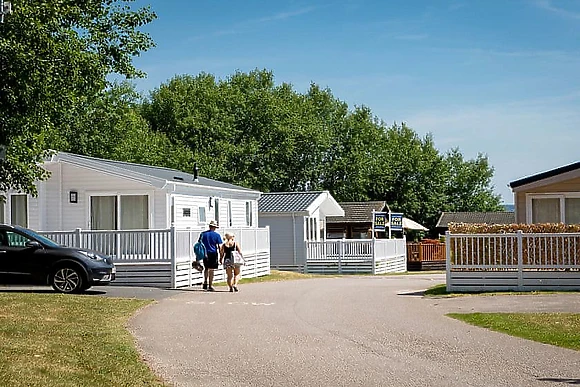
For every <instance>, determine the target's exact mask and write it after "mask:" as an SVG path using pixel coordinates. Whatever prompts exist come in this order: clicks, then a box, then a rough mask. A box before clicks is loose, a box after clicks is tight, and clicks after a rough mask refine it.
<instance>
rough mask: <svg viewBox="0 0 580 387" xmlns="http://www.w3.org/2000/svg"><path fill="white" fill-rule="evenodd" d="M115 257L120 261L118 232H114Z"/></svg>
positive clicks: (119, 237) (119, 235)
mask: <svg viewBox="0 0 580 387" xmlns="http://www.w3.org/2000/svg"><path fill="white" fill-rule="evenodd" d="M115 255H116V256H117V259H121V234H120V233H119V232H118V231H117V232H115Z"/></svg>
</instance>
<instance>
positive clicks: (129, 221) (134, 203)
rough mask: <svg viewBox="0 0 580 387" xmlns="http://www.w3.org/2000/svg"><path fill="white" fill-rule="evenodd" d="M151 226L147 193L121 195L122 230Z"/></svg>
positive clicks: (143, 228)
mask: <svg viewBox="0 0 580 387" xmlns="http://www.w3.org/2000/svg"><path fill="white" fill-rule="evenodd" d="M148 228H149V200H148V197H147V195H127V196H121V230H146V229H148Z"/></svg>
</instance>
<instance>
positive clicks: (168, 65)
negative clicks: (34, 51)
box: [135, 0, 580, 203]
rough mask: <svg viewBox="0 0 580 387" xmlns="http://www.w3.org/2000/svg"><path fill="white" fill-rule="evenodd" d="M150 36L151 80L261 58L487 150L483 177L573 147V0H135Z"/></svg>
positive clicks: (576, 0) (442, 144) (524, 172)
mask: <svg viewBox="0 0 580 387" xmlns="http://www.w3.org/2000/svg"><path fill="white" fill-rule="evenodd" d="M136 4H137V5H146V4H149V5H151V7H152V9H153V10H154V11H155V12H156V13H157V15H158V19H157V20H155V21H154V22H153V23H152V24H151V25H150V26H148V27H147V28H146V29H145V30H146V31H147V32H149V33H150V34H151V36H152V38H153V39H154V40H155V42H156V44H157V47H155V48H153V49H152V50H150V51H149V52H147V53H145V54H143V55H142V56H141V57H139V58H137V59H136V60H135V64H136V65H137V67H138V68H140V69H142V70H144V71H145V72H147V73H148V78H147V79H144V80H139V81H137V86H138V88H139V89H140V90H142V91H148V90H152V89H154V88H155V87H158V86H159V85H160V84H161V83H163V82H165V81H167V80H168V79H170V78H171V77H173V76H174V75H176V74H193V75H195V74H198V73H200V72H202V71H203V72H207V73H211V74H215V75H216V76H218V77H220V78H225V77H227V76H228V75H230V74H232V73H234V72H235V71H236V70H241V71H244V72H246V71H250V70H252V69H255V68H260V69H262V68H266V69H269V70H272V71H273V72H274V75H275V77H276V81H277V82H278V83H281V82H287V83H291V84H292V85H294V87H295V89H296V90H297V91H299V92H304V91H305V90H306V89H307V87H308V85H309V84H310V82H315V83H317V84H319V85H321V86H324V87H329V88H330V89H331V90H332V92H333V94H334V95H335V96H336V97H337V98H339V99H341V100H343V101H345V102H347V103H348V104H349V105H350V106H351V107H353V106H355V105H366V106H368V107H370V108H371V109H372V111H373V112H374V114H375V115H377V116H378V117H379V118H381V119H382V120H384V121H385V122H387V123H392V122H395V121H396V122H401V121H404V122H406V123H407V124H408V125H409V126H410V127H412V128H413V129H415V130H416V131H417V132H418V133H419V134H421V135H424V134H426V133H432V134H433V137H434V139H435V144H436V146H437V147H438V149H440V150H441V151H443V152H444V151H446V150H448V149H450V148H453V147H458V148H459V149H460V150H461V152H462V153H463V154H464V156H465V157H467V158H473V157H475V156H476V155H477V154H478V153H479V152H482V153H485V154H487V156H488V157H489V161H490V163H491V164H492V166H493V167H494V168H495V177H494V181H493V183H494V185H495V189H496V192H497V193H499V194H501V196H502V198H503V199H504V201H505V202H506V203H513V195H512V194H511V190H510V189H509V188H508V187H507V184H508V183H509V182H510V181H513V180H517V179H519V178H521V177H525V176H528V175H530V174H535V173H538V172H542V171H545V170H548V169H552V168H556V167H559V166H562V165H565V164H569V163H572V162H575V161H578V160H580V157H579V152H578V147H579V144H580V128H579V126H580V109H578V108H579V106H580V105H579V102H580V78H579V77H578V70H579V69H580V45H579V42H580V39H579V38H580V0H470V1H460V0H457V1H456V0H407V1H404V0H400V1H388V0H383V1H370V0H367V1H365V0H360V1H359V0H336V1H331V0H328V1H317V2H306V1H253V0H245V1H219V0H196V1H191V0H163V1H159V0H157V1H155V0H137V1H136Z"/></svg>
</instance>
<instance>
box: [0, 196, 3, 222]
mask: <svg viewBox="0 0 580 387" xmlns="http://www.w3.org/2000/svg"><path fill="white" fill-rule="evenodd" d="M0 223H4V202H3V201H2V198H0Z"/></svg>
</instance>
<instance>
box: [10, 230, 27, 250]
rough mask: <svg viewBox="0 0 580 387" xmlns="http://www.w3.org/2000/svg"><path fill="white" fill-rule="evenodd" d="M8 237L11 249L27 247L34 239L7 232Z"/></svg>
mask: <svg viewBox="0 0 580 387" xmlns="http://www.w3.org/2000/svg"><path fill="white" fill-rule="evenodd" d="M6 236H7V238H8V246H10V247H25V246H26V243H27V242H30V241H32V239H30V238H27V237H25V236H24V235H21V234H17V233H15V232H13V231H6Z"/></svg>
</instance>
